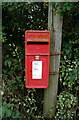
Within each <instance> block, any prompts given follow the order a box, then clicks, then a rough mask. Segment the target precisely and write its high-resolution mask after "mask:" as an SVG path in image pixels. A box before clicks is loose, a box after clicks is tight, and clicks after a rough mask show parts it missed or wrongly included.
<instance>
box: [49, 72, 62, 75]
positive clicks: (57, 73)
mask: <svg viewBox="0 0 79 120" xmlns="http://www.w3.org/2000/svg"><path fill="white" fill-rule="evenodd" d="M59 73H60V72H56V73H49V75H56V74H59Z"/></svg>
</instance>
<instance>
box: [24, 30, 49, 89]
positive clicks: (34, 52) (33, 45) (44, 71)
mask: <svg viewBox="0 0 79 120" xmlns="http://www.w3.org/2000/svg"><path fill="white" fill-rule="evenodd" d="M49 60H50V31H38V30H33V31H30V30H28V31H25V76H26V82H25V85H26V88H47V87H48V80H49Z"/></svg>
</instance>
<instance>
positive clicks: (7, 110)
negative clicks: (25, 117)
mask: <svg viewBox="0 0 79 120" xmlns="http://www.w3.org/2000/svg"><path fill="white" fill-rule="evenodd" d="M13 106H14V104H7V103H6V102H4V103H3V106H2V116H3V119H4V118H8V119H9V118H11V119H14V118H21V115H20V113H19V111H17V110H13Z"/></svg>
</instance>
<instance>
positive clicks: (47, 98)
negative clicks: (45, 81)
mask: <svg viewBox="0 0 79 120" xmlns="http://www.w3.org/2000/svg"><path fill="white" fill-rule="evenodd" d="M57 6H58V8H57V10H58V9H59V3H57ZM52 13H53V14H52ZM52 23H53V25H52ZM52 26H53V27H52ZM52 28H53V29H52ZM48 29H49V30H50V31H51V42H50V44H51V45H50V46H51V48H50V52H51V54H52V53H60V52H61V40H62V17H61V15H60V14H58V13H57V11H54V12H53V10H52V2H50V3H49V8H48ZM59 66H60V55H55V56H50V72H51V73H53V72H59ZM58 76H59V74H56V75H50V78H49V87H48V88H47V89H45V90H44V107H43V112H44V116H45V117H46V118H53V117H54V116H55V105H56V98H57V90H58Z"/></svg>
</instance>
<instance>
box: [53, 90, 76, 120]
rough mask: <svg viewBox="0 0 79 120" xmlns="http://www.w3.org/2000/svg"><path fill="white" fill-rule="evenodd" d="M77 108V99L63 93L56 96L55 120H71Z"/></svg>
mask: <svg viewBox="0 0 79 120" xmlns="http://www.w3.org/2000/svg"><path fill="white" fill-rule="evenodd" d="M76 107H77V98H76V97H74V96H73V95H72V94H71V93H68V92H63V93H60V95H59V96H58V101H57V106H56V108H57V112H56V116H55V118H56V120H59V119H61V120H67V119H68V120H73V119H74V114H75V111H76Z"/></svg>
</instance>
